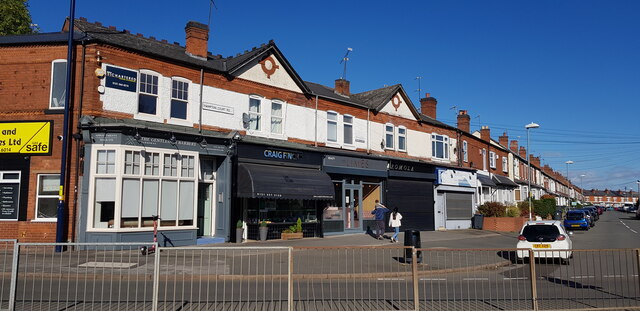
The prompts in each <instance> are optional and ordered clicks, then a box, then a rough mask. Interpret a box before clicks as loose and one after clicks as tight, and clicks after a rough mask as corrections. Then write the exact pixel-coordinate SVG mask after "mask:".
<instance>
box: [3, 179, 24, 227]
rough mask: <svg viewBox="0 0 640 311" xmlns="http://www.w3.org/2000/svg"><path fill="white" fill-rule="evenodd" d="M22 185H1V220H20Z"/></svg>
mask: <svg viewBox="0 0 640 311" xmlns="http://www.w3.org/2000/svg"><path fill="white" fill-rule="evenodd" d="M19 193H20V183H2V184H0V219H3V220H18V194H19Z"/></svg>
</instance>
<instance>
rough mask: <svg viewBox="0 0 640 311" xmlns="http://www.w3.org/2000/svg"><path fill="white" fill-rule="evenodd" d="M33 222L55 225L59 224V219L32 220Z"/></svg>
mask: <svg viewBox="0 0 640 311" xmlns="http://www.w3.org/2000/svg"><path fill="white" fill-rule="evenodd" d="M31 222H50V223H55V222H58V220H57V219H31Z"/></svg>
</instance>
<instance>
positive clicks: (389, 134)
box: [384, 124, 395, 149]
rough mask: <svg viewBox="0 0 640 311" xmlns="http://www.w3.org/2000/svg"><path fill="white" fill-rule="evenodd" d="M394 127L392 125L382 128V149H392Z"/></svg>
mask: <svg viewBox="0 0 640 311" xmlns="http://www.w3.org/2000/svg"><path fill="white" fill-rule="evenodd" d="M394 128H395V127H394V126H393V124H385V126H384V133H385V134H384V148H385V149H393V148H394V147H393V141H394Z"/></svg>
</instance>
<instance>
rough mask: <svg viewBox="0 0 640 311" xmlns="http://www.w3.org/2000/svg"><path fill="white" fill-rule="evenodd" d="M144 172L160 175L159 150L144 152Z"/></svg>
mask: <svg viewBox="0 0 640 311" xmlns="http://www.w3.org/2000/svg"><path fill="white" fill-rule="evenodd" d="M144 161H145V163H144V174H145V175H151V176H158V175H159V174H160V154H159V153H157V152H145V153H144Z"/></svg>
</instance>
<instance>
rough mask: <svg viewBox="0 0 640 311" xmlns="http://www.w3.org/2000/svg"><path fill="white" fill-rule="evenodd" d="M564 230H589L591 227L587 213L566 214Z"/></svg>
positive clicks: (579, 211)
mask: <svg viewBox="0 0 640 311" xmlns="http://www.w3.org/2000/svg"><path fill="white" fill-rule="evenodd" d="M564 228H565V229H567V230H575V229H582V230H589V228H591V225H590V224H589V220H588V219H587V212H585V211H582V210H575V211H569V212H567V218H566V219H565V220H564Z"/></svg>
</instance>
